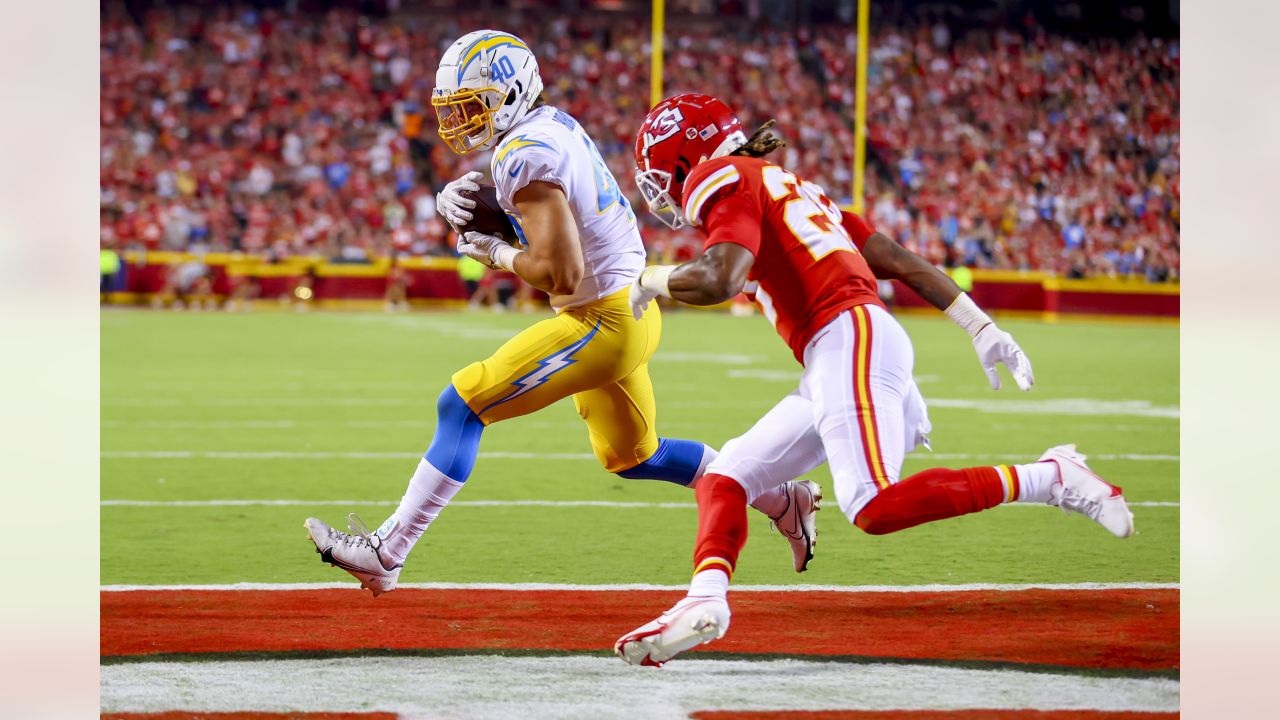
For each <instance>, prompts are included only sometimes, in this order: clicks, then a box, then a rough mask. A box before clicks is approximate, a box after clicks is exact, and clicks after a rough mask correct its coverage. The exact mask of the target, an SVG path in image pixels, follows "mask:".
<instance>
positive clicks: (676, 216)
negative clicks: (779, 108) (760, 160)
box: [636, 93, 747, 229]
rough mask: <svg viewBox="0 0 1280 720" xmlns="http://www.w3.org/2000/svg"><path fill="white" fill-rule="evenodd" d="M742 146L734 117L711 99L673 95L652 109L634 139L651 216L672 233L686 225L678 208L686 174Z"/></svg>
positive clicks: (742, 137)
mask: <svg viewBox="0 0 1280 720" xmlns="http://www.w3.org/2000/svg"><path fill="white" fill-rule="evenodd" d="M746 142H747V135H746V133H744V132H743V131H742V123H741V122H740V121H739V120H738V116H737V115H735V114H734V113H733V110H732V109H730V108H729V106H728V105H725V104H724V103H723V102H721V101H720V100H717V99H716V98H713V97H711V96H710V95H698V94H694V93H689V94H685V95H676V96H675V97H670V98H667V99H666V100H663V101H662V102H660V103H658V104H657V105H655V106H654V108H653V109H652V110H650V111H649V115H648V116H647V117H645V119H644V124H642V125H641V126H640V132H639V133H637V134H636V185H637V186H639V188H640V194H642V195H644V199H645V202H647V203H648V204H649V212H651V213H653V214H654V215H656V216H657V218H658V219H659V220H661V221H662V222H663V223H665V224H666V225H667V226H668V227H671V228H673V229H676V228H682V227H684V226H686V225H688V224H689V221H688V219H687V218H686V217H685V216H684V211H683V210H682V209H681V203H682V201H683V193H684V180H685V178H686V177H688V176H689V171H690V170H692V169H693V167H694V166H695V165H697V164H698V163H700V162H703V161H704V160H710V159H712V158H718V157H723V156H725V155H728V154H729V153H731V152H733V151H734V150H737V149H738V148H740V147H742V146H743V145H745V144H746Z"/></svg>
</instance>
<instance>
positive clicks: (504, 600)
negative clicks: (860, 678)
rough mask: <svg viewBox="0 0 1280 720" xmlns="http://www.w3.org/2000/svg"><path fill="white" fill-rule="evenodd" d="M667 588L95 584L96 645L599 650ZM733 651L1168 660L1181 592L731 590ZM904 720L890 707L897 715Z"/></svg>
mask: <svg viewBox="0 0 1280 720" xmlns="http://www.w3.org/2000/svg"><path fill="white" fill-rule="evenodd" d="M681 595H682V593H680V592H677V591H614V590H599V591H595V590H593V591H568V590H533V591H516V590H482V591H479V590H417V589H402V590H397V591H395V592H392V593H389V594H387V595H383V596H382V597H379V598H377V599H374V598H372V597H370V596H369V594H368V593H367V592H363V591H356V590H214V591H186V590H158V591H153V590H137V591H126V592H102V593H101V594H100V599H101V618H102V634H101V654H102V655H103V656H120V655H148V654H155V653H216V652H280V651H359V650H372V649H393V650H442V649H457V650H535V651H536V650H549V651H551V650H560V651H600V650H607V649H609V648H611V647H613V642H614V640H616V639H617V638H618V636H620V635H622V634H623V633H625V632H627V631H629V630H631V629H633V628H635V627H636V626H638V625H640V624H642V623H644V622H646V621H648V620H651V619H652V618H653V617H655V616H656V615H657V614H658V613H660V612H661V611H662V610H665V609H666V608H667V607H669V606H670V605H671V604H672V603H674V602H675V601H676V600H677V599H679V598H680V597H681ZM730 599H731V601H732V603H733V611H734V615H733V627H732V629H731V630H730V632H729V634H728V635H727V636H726V637H725V638H724V639H723V640H721V641H718V642H716V643H715V644H714V645H713V646H710V648H709V649H712V650H714V651H717V652H729V653H756V654H759V653H770V654H782V655H829V656H850V657H871V658H896V659H921V660H942V661H976V662H1008V663H1022V664H1034V665H1062V666H1074V667H1087V668H1106V669H1110V668H1127V669H1140V670H1172V669H1177V668H1178V643H1179V635H1178V633H1179V629H1178V622H1179V611H1180V602H1179V595H1178V591H1177V590H1166V589H1161V590H1127V589H1126V590H1020V591H1012V592H1000V591H965V592H866V593H849V592H828V591H807V592H739V593H731V594H730ZM895 717H900V716H895Z"/></svg>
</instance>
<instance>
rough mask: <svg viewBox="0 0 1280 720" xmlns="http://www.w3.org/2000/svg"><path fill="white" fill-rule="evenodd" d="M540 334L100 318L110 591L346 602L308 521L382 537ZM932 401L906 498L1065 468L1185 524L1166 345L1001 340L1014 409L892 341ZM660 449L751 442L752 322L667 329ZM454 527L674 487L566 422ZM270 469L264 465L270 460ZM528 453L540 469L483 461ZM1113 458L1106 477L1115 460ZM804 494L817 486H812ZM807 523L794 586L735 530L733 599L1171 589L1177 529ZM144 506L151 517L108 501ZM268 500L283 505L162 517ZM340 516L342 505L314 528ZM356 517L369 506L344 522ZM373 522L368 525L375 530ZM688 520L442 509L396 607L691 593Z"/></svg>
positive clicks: (348, 320) (1047, 334) (997, 519)
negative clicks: (1084, 459) (451, 407)
mask: <svg viewBox="0 0 1280 720" xmlns="http://www.w3.org/2000/svg"><path fill="white" fill-rule="evenodd" d="M537 319H539V316H528V315H491V314H488V313H476V314H464V313H456V314H455V313H429V314H428V313H422V314H413V315H399V316H395V315H382V314H346V313H314V314H304V315H294V314H286V313H271V312H265V313H258V314H242V315H225V314H183V313H151V312H134V311H108V312H104V313H103V315H102V345H101V348H102V349H101V352H102V452H103V457H102V461H101V462H102V485H101V491H102V499H103V500H104V501H106V503H107V504H104V506H103V508H102V538H101V555H102V583H103V584H174V583H230V582H238V581H253V582H311V581H345V580H349V579H350V578H349V577H348V576H347V575H346V574H345V573H342V572H340V571H338V570H336V569H333V568H330V567H329V566H327V565H323V564H321V563H320V562H318V561H317V557H316V555H315V553H314V550H313V548H312V546H311V544H310V543H309V542H308V541H307V539H306V538H305V533H304V531H303V528H302V521H303V519H304V518H305V517H307V516H309V515H318V516H319V517H322V518H324V519H326V520H328V521H329V522H330V523H331V524H334V525H337V526H339V527H342V526H343V525H344V523H343V522H342V520H343V519H344V516H345V514H346V512H347V511H348V510H354V511H357V512H359V513H361V514H362V515H363V516H364V518H365V520H366V521H368V523H369V525H370V526H371V527H373V526H376V525H377V524H379V523H380V522H381V521H382V520H383V519H384V518H385V516H386V515H387V514H388V513H389V512H390V510H391V509H392V507H391V506H390V505H388V504H387V503H394V502H395V501H397V500H398V499H399V497H400V494H401V492H402V491H403V489H404V484H405V482H406V480H407V479H408V477H409V475H410V474H411V473H412V471H413V468H414V466H415V465H416V457H417V456H418V455H420V454H421V453H422V452H423V451H424V450H425V449H426V446H427V444H428V443H429V441H430V438H431V432H432V429H433V426H434V422H435V398H436V396H437V395H438V394H439V392H440V390H441V388H442V387H443V386H444V384H445V383H446V382H448V379H449V376H450V375H451V373H452V372H453V371H454V370H456V369H457V368H459V367H462V366H463V365H465V364H466V363H468V362H471V361H472V360H475V359H479V358H481V357H483V356H485V355H487V354H488V353H489V352H490V351H491V350H492V349H494V348H495V347H497V346H498V345H499V344H500V343H501V342H502V341H503V340H504V339H505V338H507V337H510V336H511V335H512V334H514V333H515V332H517V331H518V330H520V329H521V328H523V327H524V326H526V325H527V324H529V323H532V322H534V321H535V320H537ZM903 323H904V325H905V326H906V327H907V330H908V331H909V332H910V334H911V336H912V338H913V340H914V343H915V349H916V371H915V372H916V375H917V377H918V381H919V383H920V388H921V390H922V392H923V393H924V395H925V398H926V399H927V400H929V401H930V415H931V418H932V420H933V424H934V433H933V448H934V451H935V454H936V455H935V457H930V455H929V453H927V452H917V453H915V454H913V455H912V456H911V457H909V458H908V460H907V463H906V467H905V471H906V473H910V472H915V471H917V470H920V469H923V468H926V467H930V466H937V465H946V466H952V467H963V466H969V465H983V464H994V463H996V462H1007V463H1013V462H1025V461H1028V460H1034V459H1035V458H1036V457H1038V455H1039V454H1040V453H1041V452H1042V451H1043V450H1044V449H1045V448H1046V447H1049V446H1051V445H1055V444H1060V443H1064V442H1076V443H1078V444H1079V445H1080V448H1081V450H1082V451H1084V452H1086V453H1087V454H1089V455H1091V456H1094V457H1099V456H1106V457H1108V459H1095V460H1091V465H1092V466H1093V467H1094V469H1095V470H1097V471H1098V472H1099V473H1100V474H1102V475H1103V476H1104V477H1107V478H1108V479H1109V480H1111V481H1113V482H1115V483H1117V484H1119V485H1122V486H1123V487H1124V489H1125V491H1126V492H1125V494H1126V496H1128V498H1129V499H1130V501H1131V502H1136V503H1143V502H1163V503H1177V502H1178V500H1179V494H1178V467H1179V463H1178V459H1177V458H1178V453H1179V446H1178V425H1179V420H1178V411H1177V408H1178V404H1179V397H1178V329H1177V328H1176V327H1171V326H1152V325H1140V324H1111V323H1106V324H1102V323H1099V324H1094V323H1083V322H1081V323H1061V324H1041V323H1033V322H1019V321H1013V320H1007V321H1003V322H1001V326H1002V327H1004V328H1005V329H1006V330H1008V331H1010V332H1012V333H1013V334H1014V336H1015V337H1016V338H1017V339H1018V340H1019V342H1020V343H1021V344H1022V346H1023V348H1024V349H1025V350H1026V351H1027V353H1028V355H1029V356H1030V357H1031V359H1032V361H1033V363H1034V364H1035V373H1036V380H1037V385H1036V387H1035V389H1034V390H1033V391H1032V392H1030V393H1026V394H1024V393H1020V392H1018V391H1017V390H1016V389H1014V388H1012V387H1011V385H1012V382H1011V381H1009V380H1008V379H1007V376H1006V388H1005V389H1004V390H1002V391H1000V392H998V393H996V392H993V391H992V390H991V389H990V388H989V387H988V386H987V384H986V379H985V377H984V375H983V373H982V371H981V369H980V368H979V367H978V363H977V360H976V357H975V355H974V353H973V349H972V347H971V345H970V344H969V342H968V340H967V338H966V337H965V335H964V333H963V332H962V331H960V330H959V329H957V328H956V327H954V326H953V325H951V324H950V323H949V322H948V321H946V320H945V319H941V318H938V317H934V316H910V317H906V318H903ZM652 374H653V377H654V382H655V385H656V388H657V393H658V401H659V430H660V433H661V434H663V435H668V436H676V437H689V438H694V439H699V440H704V441H706V442H709V443H713V444H716V445H719V444H721V443H723V442H724V441H725V440H727V439H728V438H731V437H733V436H735V435H737V434H738V433H740V432H741V431H743V430H745V429H746V428H747V427H749V426H750V425H751V424H752V422H754V420H755V419H756V418H758V417H759V416H760V415H761V414H762V413H763V412H764V411H765V410H767V409H768V408H769V407H770V406H771V405H772V404H773V403H774V402H776V401H777V400H778V399H779V398H780V397H782V396H783V395H785V394H786V393H787V392H789V391H790V390H791V389H792V388H793V387H794V385H795V382H796V379H797V378H798V376H799V366H798V365H797V364H796V363H795V361H794V360H793V359H792V357H791V354H790V351H789V350H788V349H787V348H786V347H785V346H783V344H782V343H781V342H780V341H779V340H778V338H777V337H776V336H775V335H774V333H773V331H772V329H771V328H769V326H768V324H767V323H766V322H765V321H764V320H763V319H762V318H760V317H755V318H734V317H730V316H727V315H723V314H718V313H699V312H689V311H686V312H670V313H667V314H666V315H665V327H664V338H663V343H662V347H661V348H660V349H659V350H658V354H657V356H656V357H655V358H654V361H653V364H652ZM481 452H482V457H481V460H480V461H479V462H478V464H477V466H476V470H475V473H474V475H473V476H472V478H471V480H470V481H469V482H468V486H467V488H465V489H464V490H463V491H462V492H461V493H460V494H459V495H458V497H457V500H458V501H467V502H474V501H481V500H608V501H634V502H643V503H658V502H669V503H692V502H693V500H694V499H693V495H692V493H690V492H689V491H688V490H685V489H683V488H680V487H676V486H674V485H670V484H666V483H660V482H648V481H628V480H622V479H619V478H617V477H615V476H613V475H610V474H607V473H605V472H604V471H603V470H602V469H601V468H600V467H599V466H598V465H597V464H596V463H595V461H594V460H592V459H589V458H586V457H570V458H561V459H555V458H548V457H543V456H546V455H557V454H560V455H564V454H568V455H570V456H586V455H589V453H590V447H589V446H588V443H587V438H586V433H585V430H584V428H583V427H582V423H581V421H580V420H579V419H578V416H577V414H576V413H575V412H574V410H573V406H572V404H571V402H569V401H563V402H560V403H558V404H556V405H554V406H552V407H550V408H548V409H546V410H544V411H543V412H541V413H539V414H537V415H534V416H530V417H527V418H520V419H516V420H514V421H511V422H508V423H505V424H500V425H497V426H494V427H492V428H490V429H489V430H487V431H486V434H485V437H484V440H483V442H482V444H481ZM272 453H278V454H279V455H277V456H271V454H272ZM485 453H488V454H499V455H501V454H504V453H524V454H531V455H534V456H537V457H520V458H510V457H506V458H504V457H500V456H499V457H493V456H486V455H484V454H485ZM1122 456H1123V457H1122ZM813 478H814V479H816V480H818V481H819V482H821V483H823V484H824V487H825V486H829V478H828V476H827V473H826V469H825V467H824V468H820V469H819V470H818V471H817V472H815V473H814V474H813ZM828 495H829V498H828V501H827V505H828V510H826V511H825V512H823V513H821V514H820V515H819V532H820V540H821V541H820V543H819V546H818V554H817V557H816V559H815V560H814V562H813V563H812V565H811V569H810V571H809V572H808V573H805V574H804V575H803V576H799V575H796V574H795V573H793V572H792V570H791V565H790V555H789V550H788V548H787V546H786V544H785V542H783V541H782V540H781V539H780V538H778V537H776V536H774V535H772V534H771V533H770V532H769V531H768V528H767V524H766V521H765V520H764V519H763V518H761V517H759V516H758V515H753V516H752V518H751V521H752V537H751V540H750V541H749V543H748V545H747V548H746V551H745V553H744V555H743V557H742V560H741V561H740V565H739V571H738V573H737V574H736V575H735V581H737V582H741V583H796V582H800V581H802V580H803V582H805V583H821V584H916V583H969V582H1008V583H1069V582H1091V581H1097V582H1136V581H1152V582H1170V581H1176V580H1177V579H1178V519H1179V513H1180V509H1179V507H1178V506H1176V505H1165V506H1139V507H1135V508H1134V513H1135V515H1136V518H1137V527H1138V532H1139V534H1138V535H1137V536H1136V537H1134V538H1132V539H1129V540H1126V541H1120V540H1116V539H1115V538H1113V537H1111V536H1110V535H1108V534H1106V533H1105V532H1104V531H1103V530H1102V529H1101V528H1098V527H1097V526H1095V525H1093V524H1092V523H1089V522H1087V521H1085V520H1083V519H1082V518H1080V517H1078V516H1070V517H1068V516H1065V515H1064V514H1063V513H1061V512H1059V511H1057V510H1055V509H1046V508H1040V507H1007V508H997V509H995V510H992V511H989V512H985V513H981V514H978V515H973V516H968V517H964V518H958V519H955V520H949V521H945V522H941V523H936V524H933V525H930V526H924V527H919V528H915V529H912V530H908V531H906V532H903V533H899V534H897V535H891V536H885V537H870V536H867V535H864V534H862V533H861V532H859V531H857V530H856V529H854V528H852V527H851V526H850V525H848V524H847V522H845V520H844V518H843V517H842V516H841V515H840V513H839V510H838V509H836V507H835V503H834V498H833V497H830V493H828ZM120 500H128V501H153V502H156V503H158V504H154V505H147V506H128V505H125V506H121V505H112V504H110V502H111V501H120ZM209 500H241V501H245V500H281V501H293V502H292V504H281V505H261V504H259V505H242V506H226V505H214V506H209V505H191V506H181V505H173V504H170V503H173V502H174V501H209ZM317 501H326V502H331V501H352V504H351V505H350V506H346V505H332V504H330V505H308V504H306V503H314V502H317ZM361 503H363V504H361ZM378 503H381V504H378ZM695 525H696V515H695V511H694V510H693V509H691V508H662V507H641V508H618V507H583V506H557V507H530V506H512V505H500V506H485V505H471V504H456V505H454V506H451V507H449V508H448V509H447V510H446V511H445V513H444V514H443V515H442V516H441V518H440V520H439V521H437V522H436V523H435V524H434V525H433V526H432V527H431V529H430V530H429V531H428V533H427V535H426V536H425V538H424V540H423V542H422V543H420V544H419V545H418V547H417V548H416V550H415V552H414V554H413V556H412V557H411V558H410V560H409V562H408V564H407V565H406V567H405V570H404V573H403V574H402V576H401V581H402V582H425V581H450V582H555V583H588V584H596V583H664V584H665V583H670V584H676V583H683V582H685V581H686V580H687V578H688V575H689V571H690V554H691V549H692V545H693V536H694V529H695Z"/></svg>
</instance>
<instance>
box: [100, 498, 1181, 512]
mask: <svg viewBox="0 0 1280 720" xmlns="http://www.w3.org/2000/svg"><path fill="white" fill-rule="evenodd" d="M99 504H100V505H102V506H103V507H163V508H182V507H311V506H318V505H335V506H348V505H354V506H364V507H367V506H370V505H377V506H388V507H394V506H395V505H397V504H398V501H395V500H280V499H231V500H125V499H115V500H103V501H101V502H100V503H99ZM449 505H450V506H457V505H461V506H471V507H563V508H575V507H602V508H629V509H653V508H662V509H680V510H688V509H693V508H696V507H698V506H697V504H696V503H681V502H624V501H617V500H455V501H453V502H451V503H449ZM1008 507H1014V508H1049V507H1050V506H1049V505H1041V504H1039V503H1010V504H1009V505H1008ZM1129 507H1171V508H1176V507H1182V503H1181V502H1171V501H1138V502H1130V503H1129Z"/></svg>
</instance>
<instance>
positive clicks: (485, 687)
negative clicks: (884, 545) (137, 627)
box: [100, 655, 1180, 720]
mask: <svg viewBox="0 0 1280 720" xmlns="http://www.w3.org/2000/svg"><path fill="white" fill-rule="evenodd" d="M100 673H101V674H100V677H101V705H102V711H103V712H111V713H117V712H157V711H163V710H171V709H173V708H175V707H180V708H182V709H183V710H186V711H195V712H206V713H212V712H234V711H258V712H299V711H303V712H305V711H327V712H358V711H368V710H372V709H377V710H389V711H394V712H398V713H399V714H400V716H401V717H433V718H469V719H475V720H487V719H489V718H495V719H498V718H501V719H505V718H513V717H518V718H522V719H523V720H542V719H544V718H555V719H556V720H562V719H578V718H584V719H585V718H593V719H596V718H599V719H601V720H608V719H611V718H619V719H626V720H631V719H632V718H649V719H651V720H685V718H687V717H688V716H689V714H690V713H691V712H695V711H698V710H757V711H763V710H778V709H781V708H786V709H793V710H830V709H849V710H852V709H865V710H891V709H910V710H926V709H935V710H956V709H961V708H975V709H977V708H989V709H1029V710H1109V711H1165V712H1172V711H1176V710H1178V706H1179V691H1180V683H1179V681H1177V680H1172V679H1166V678H1099V677H1083V676H1079V675H1070V674H1047V673H1028V672H1020V671H1013V670H972V669H963V668H952V667H930V666H920V665H893V664H867V665H858V666H856V667H855V666H850V665H847V664H843V663H830V662H817V661H812V660H760V661H752V660H699V659H696V656H693V657H690V658H687V659H678V660H676V661H674V662H672V663H670V664H668V665H667V666H666V667H663V668H661V669H660V670H655V669H653V668H643V667H630V666H627V665H625V664H623V663H622V661H621V660H618V659H616V658H604V657H586V656H569V657H501V656H476V655H464V656H457V657H393V658H380V657H369V658H335V659H328V660H264V661H258V662H227V661H210V662H198V663H174V662H139V663H121V664H110V665H106V666H104V667H102V668H101V671H100ZM495 688H500V689H501V690H500V692H496V691H495Z"/></svg>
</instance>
